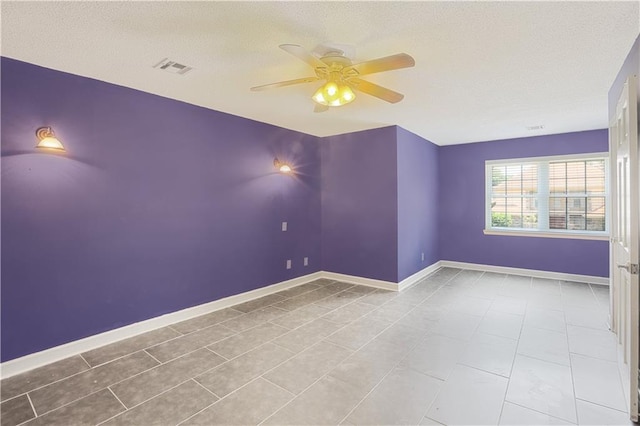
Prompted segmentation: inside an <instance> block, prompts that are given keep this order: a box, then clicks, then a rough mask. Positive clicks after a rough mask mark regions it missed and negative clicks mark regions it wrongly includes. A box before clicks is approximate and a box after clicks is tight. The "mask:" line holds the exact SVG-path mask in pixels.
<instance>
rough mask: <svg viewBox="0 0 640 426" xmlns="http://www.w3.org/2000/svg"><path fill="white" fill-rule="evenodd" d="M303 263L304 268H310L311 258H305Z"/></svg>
mask: <svg viewBox="0 0 640 426" xmlns="http://www.w3.org/2000/svg"><path fill="white" fill-rule="evenodd" d="M303 263H304V266H308V265H309V258H308V257H305V258H304V262H303Z"/></svg>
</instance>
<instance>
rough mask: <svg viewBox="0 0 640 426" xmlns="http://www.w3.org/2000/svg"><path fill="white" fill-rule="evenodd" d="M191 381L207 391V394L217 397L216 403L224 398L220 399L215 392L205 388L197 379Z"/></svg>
mask: <svg viewBox="0 0 640 426" xmlns="http://www.w3.org/2000/svg"><path fill="white" fill-rule="evenodd" d="M189 380H193V381H194V382H195V383H196V384H197V385H198V386H200V387H201V388H202V389H204V390H206V391H207V392H209V393H210V394H211V395H213V396H215V397H216V398H218V399H216V402H217V401H219V400H221V399H222V398H220V397H219V396H218V395H216V393H215V392H214V391H212V390H211V389H209V388H208V387H206V386H204V385H203V384H202V383H200V382H199V381H197V380H196V378H195V377H192V378H191V379H189Z"/></svg>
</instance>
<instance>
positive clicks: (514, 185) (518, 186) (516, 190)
mask: <svg viewBox="0 0 640 426" xmlns="http://www.w3.org/2000/svg"><path fill="white" fill-rule="evenodd" d="M521 193H522V181H521V180H520V179H515V178H512V177H511V176H509V177H508V178H507V194H509V195H520V194H521Z"/></svg>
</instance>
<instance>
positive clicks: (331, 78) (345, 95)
mask: <svg viewBox="0 0 640 426" xmlns="http://www.w3.org/2000/svg"><path fill="white" fill-rule="evenodd" d="M280 48H281V49H282V50H284V51H285V52H288V53H290V54H292V55H293V56H295V57H296V58H298V59H301V60H303V61H304V62H306V63H307V64H309V65H311V66H312V67H313V70H314V71H315V74H316V75H315V77H303V78H297V79H295V80H287V81H280V82H278V83H271V84H265V85H262V86H256V87H252V88H251V90H252V91H254V92H257V91H260V90H265V89H272V88H276V87H284V86H291V85H294V84H301V83H312V82H314V81H318V80H325V81H326V82H325V84H324V85H323V86H322V87H320V88H319V89H318V90H317V91H316V92H315V94H314V95H313V96H312V99H313V100H314V101H315V102H316V106H315V109H314V111H315V112H323V111H326V110H328V109H329V107H336V106H341V105H346V104H348V103H350V102H352V101H353V100H354V99H355V98H356V95H355V93H354V91H356V92H362V93H366V94H368V95H371V96H375V97H376V98H379V99H382V100H383V101H387V102H389V103H392V104H394V103H396V102H400V101H401V100H402V99H403V98H404V95H403V94H401V93H398V92H394V91H393V90H390V89H387V88H385V87H382V86H379V85H377V84H374V83H371V82H369V81H366V80H362V79H361V78H360V77H361V76H364V75H368V74H374V73H378V72H383V71H391V70H396V69H400V68H408V67H412V66H414V65H415V61H414V59H413V58H412V57H411V56H410V55H407V54H406V53H398V54H397V55H391V56H385V57H384V58H378V59H373V60H370V61H365V62H360V63H357V64H353V63H351V59H350V58H349V57H348V56H347V55H346V54H345V52H344V51H343V50H340V49H331V48H328V49H327V48H325V49H324V50H325V51H324V52H323V54H322V56H321V57H317V56H315V55H313V54H312V53H310V52H308V51H307V50H306V49H304V48H303V47H302V46H299V45H297V44H281V45H280Z"/></svg>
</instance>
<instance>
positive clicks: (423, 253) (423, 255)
mask: <svg viewBox="0 0 640 426" xmlns="http://www.w3.org/2000/svg"><path fill="white" fill-rule="evenodd" d="M422 261H423V262H424V253H422Z"/></svg>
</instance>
